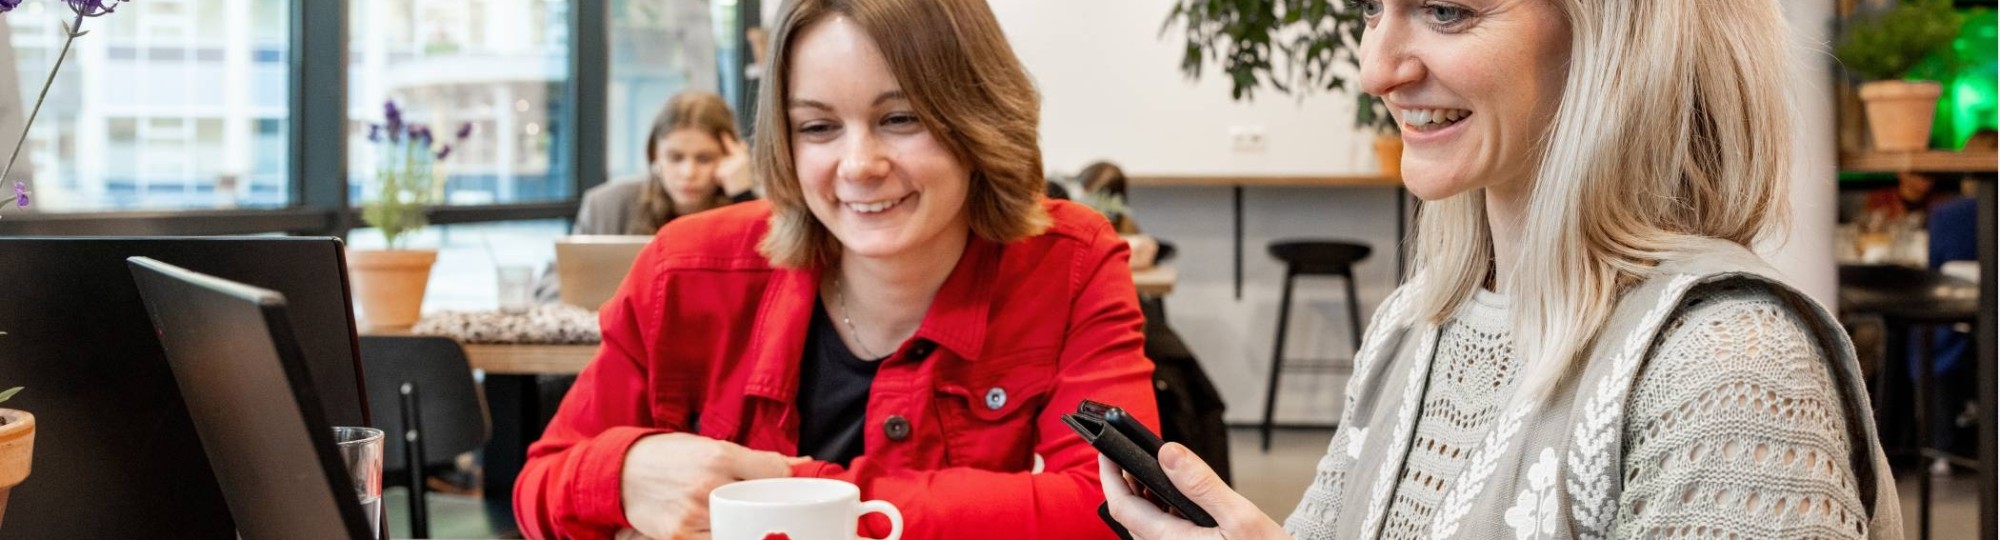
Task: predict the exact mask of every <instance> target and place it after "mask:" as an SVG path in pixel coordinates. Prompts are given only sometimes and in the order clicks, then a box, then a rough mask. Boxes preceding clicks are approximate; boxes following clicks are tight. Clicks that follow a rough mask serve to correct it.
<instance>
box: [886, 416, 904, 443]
mask: <svg viewBox="0 0 2000 540" xmlns="http://www.w3.org/2000/svg"><path fill="white" fill-rule="evenodd" d="M882 434H884V435H888V436H889V440H892V441H901V440H904V439H908V438H910V420H909V419H908V418H903V416H902V415H900V414H892V415H889V419H888V420H886V421H884V422H882Z"/></svg>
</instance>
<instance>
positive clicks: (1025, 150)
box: [751, 0, 1049, 268]
mask: <svg viewBox="0 0 2000 540" xmlns="http://www.w3.org/2000/svg"><path fill="white" fill-rule="evenodd" d="M835 15H844V16H846V17H847V18H848V19H850V20H852V21H853V22H854V23H855V25H857V26H859V27H861V29H862V30H863V31H865V32H866V33H867V34H868V36H869V37H870V38H872V39H874V41H875V46H876V48H877V49H880V50H881V51H882V56H883V57H884V59H885V60H886V61H887V63H888V64H889V71H890V72H891V73H893V74H894V75H895V76H896V82H897V83H898V84H899V85H901V86H902V89H903V92H904V94H906V95H908V96H909V99H910V104H911V106H913V107H915V109H916V114H917V117H918V118H919V119H920V120H921V121H922V122H923V123H924V127H925V128H927V129H928V130H929V131H930V133H931V136H932V137H936V138H937V139H938V140H939V141H941V142H943V143H944V144H945V146H946V147H947V148H950V149H951V151H952V153H953V154H954V155H956V156H957V157H958V159H959V160H961V161H963V162H964V163H965V164H967V165H968V166H969V168H970V169H972V178H971V185H970V186H969V189H968V193H967V195H966V204H965V212H966V221H967V222H968V223H970V224H971V228H972V233H973V234H977V235H979V237H980V238H984V239H987V240H989V241H993V242H996V243H1006V242H1012V241H1015V240H1020V239H1022V238H1027V237H1030V236H1034V235H1037V234H1041V233H1042V231H1043V230H1044V229H1046V228H1048V225H1049V215H1048V212H1047V211H1046V210H1045V209H1043V208H1042V205H1041V200H1042V196H1043V195H1042V194H1043V190H1044V189H1045V188H1044V186H1045V184H1046V183H1047V181H1046V180H1045V179H1044V178H1043V177H1042V151H1041V146H1040V144H1041V141H1040V140H1039V135H1038V133H1037V132H1036V126H1037V124H1039V123H1040V122H1041V95H1040V94H1039V93H1037V92H1036V91H1035V85H1034V82H1032V81H1031V80H1029V79H1028V72H1027V70H1026V69H1024V68H1022V67H1021V61H1020V59H1018V58H1016V57H1015V56H1014V49H1013V47H1012V46H1011V45H1008V43H1007V37H1006V35H1004V34H1002V33H1001V31H1000V22H999V21H998V20H996V19H995V18H994V17H993V11H992V9H990V8H988V7H987V5H986V0H796V1H791V2H787V3H786V6H785V11H784V13H783V14H782V15H779V22H778V26H777V29H776V31H774V32H773V33H772V37H771V62H772V63H771V65H770V66H769V69H768V70H767V71H766V73H767V76H768V77H769V79H768V80H767V81H765V84H764V88H763V92H762V94H761V95H759V96H758V100H757V101H758V103H757V121H756V122H757V123H756V133H757V134H758V139H759V140H758V142H757V144H756V145H755V147H754V148H752V149H751V167H752V168H753V170H754V171H755V173H756V175H757V177H758V178H760V179H762V181H763V182H764V189H765V193H766V196H767V197H768V198H769V199H770V200H771V207H772V212H771V230H770V232H769V233H768V234H767V235H766V236H765V237H764V240H763V242H762V243H761V244H759V245H758V250H759V251H760V252H762V253H763V254H764V256H765V257H767V258H769V259H770V260H771V264H773V265H777V266H780V267H788V268H800V267H808V266H816V265H825V264H829V263H831V262H833V261H834V260H835V259H837V258H838V257H839V254H840V245H839V242H838V241H837V240H835V239H834V238H833V235H832V233H830V232H829V231H827V230H826V227H825V226H824V225H822V224H820V222H819V220H818V219H816V218H814V217H813V215H812V210H810V209H808V208H807V207H806V201H805V194H804V192H803V191H802V190H801V188H800V187H799V177H798V169H797V167H796V166H795V165H794V164H793V163H792V139H791V132H792V128H791V112H790V110H789V107H787V105H786V104H787V103H788V102H789V101H791V96H790V95H789V94H790V91H791V88H790V87H791V76H792V73H791V71H792V70H791V60H792V46H793V44H794V42H795V41H796V40H797V39H798V37H799V34H800V32H801V31H803V30H805V29H806V28H807V27H810V26H812V25H813V24H814V23H817V22H820V21H822V20H825V19H827V18H828V17H832V16H835Z"/></svg>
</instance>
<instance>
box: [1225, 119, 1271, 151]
mask: <svg viewBox="0 0 2000 540" xmlns="http://www.w3.org/2000/svg"><path fill="white" fill-rule="evenodd" d="M1264 143H1265V140H1264V126H1262V125H1246V126H1230V127H1229V147H1230V149H1232V150H1234V151H1236V153H1238V154H1261V153H1264V146H1265V144H1264Z"/></svg>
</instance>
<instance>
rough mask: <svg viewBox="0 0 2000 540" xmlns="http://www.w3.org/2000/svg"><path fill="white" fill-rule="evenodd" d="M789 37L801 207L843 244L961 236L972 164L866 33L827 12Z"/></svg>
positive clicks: (925, 245) (926, 244)
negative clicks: (939, 132) (923, 112)
mask: <svg viewBox="0 0 2000 540" xmlns="http://www.w3.org/2000/svg"><path fill="white" fill-rule="evenodd" d="M794 47H795V49H794V50H793V51H792V55H793V56H792V58H791V62H790V64H791V72H790V74H789V76H788V77H787V80H788V81H789V84H790V86H789V87H788V88H787V89H786V94H787V95H788V96H789V98H790V99H789V101H788V102H787V103H786V115H787V116H788V117H789V118H788V119H789V124H790V126H789V128H790V137H791V144H792V163H793V165H794V167H795V168H796V170H797V173H798V179H799V187H800V191H801V192H802V193H803V195H804V197H803V198H804V199H805V203H806V207H807V208H809V209H810V210H811V211H812V214H813V217H814V218H816V219H818V220H819V222H820V224H821V225H823V226H825V227H826V229H827V231H829V232H831V233H832V234H833V236H834V238H835V239H837V240H839V242H840V244H841V247H842V252H843V253H844V254H846V255H853V256H861V257H877V258H894V257H897V256H901V255H908V254H912V253H919V252H923V251H926V250H929V249H933V248H936V249H943V248H947V247H951V246H950V244H951V243H953V242H964V241H965V238H966V236H967V225H966V216H965V202H966V192H967V190H968V189H969V186H970V184H971V178H972V171H971V169H970V168H969V167H967V166H966V164H965V163H964V162H963V161H962V160H960V159H958V158H957V157H956V156H955V155H954V154H953V153H952V152H951V150H950V149H949V148H947V147H946V146H945V144H944V143H943V142H942V141H940V140H938V139H937V138H936V137H934V136H933V135H932V133H931V131H930V130H929V129H928V128H926V127H925V125H924V123H923V121H922V120H921V119H919V118H918V117H917V112H916V109H915V108H913V107H912V104H911V102H910V99H909V97H908V96H907V95H905V94H904V93H903V89H902V85H901V84H899V83H898V82H897V80H896V77H895V75H894V74H893V73H892V72H890V70H889V65H888V62H887V61H886V60H885V59H884V58H883V57H882V53H881V51H880V50H879V49H877V48H876V46H875V42H874V40H872V39H870V38H869V36H868V34H867V33H866V32H864V31H863V30H862V29H861V28H860V27H859V26H857V25H855V24H854V23H853V21H851V20H849V19H848V17H846V16H844V15H835V16H830V17H827V18H825V19H823V20H821V21H819V22H815V23H813V24H811V25H810V26H807V27H806V28H804V29H803V30H802V31H801V32H800V34H799V37H798V38H797V41H795V42H794Z"/></svg>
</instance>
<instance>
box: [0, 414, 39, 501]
mask: <svg viewBox="0 0 2000 540" xmlns="http://www.w3.org/2000/svg"><path fill="white" fill-rule="evenodd" d="M20 391H21V387H19V386H16V387H13V388H9V389H7V390H6V391H0V402H5V401H7V398H11V397H14V394H16V393H19V392H20ZM34 457H35V415H32V414H28V412H27V411H21V410H15V409H0V517H4V516H5V515H6V512H7V494H8V493H11V492H13V491H14V486H18V485H21V482H22V481H23V480H27V479H28V466H29V465H30V464H31V463H32V462H33V461H34Z"/></svg>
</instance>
